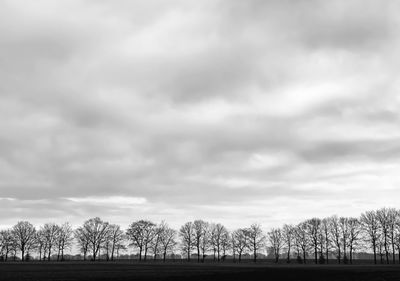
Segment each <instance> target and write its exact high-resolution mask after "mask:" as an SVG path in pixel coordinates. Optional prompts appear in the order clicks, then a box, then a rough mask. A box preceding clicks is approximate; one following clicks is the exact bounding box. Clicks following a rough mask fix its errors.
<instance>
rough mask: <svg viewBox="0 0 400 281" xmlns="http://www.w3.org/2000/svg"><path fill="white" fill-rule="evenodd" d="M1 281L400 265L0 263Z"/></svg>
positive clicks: (307, 274)
mask: <svg viewBox="0 0 400 281" xmlns="http://www.w3.org/2000/svg"><path fill="white" fill-rule="evenodd" d="M0 280H24V281H28V280H31V281H39V280H41V281H42V280H43V281H49V280H64V281H66V280H171V281H172V280H173V281H177V280H218V281H224V280H258V281H261V280H296V281H298V280H304V281H313V280H327V281H331V280H332V281H345V280H352V281H357V280H359V281H385V280H387V281H389V280H393V281H399V280H400V265H341V266H339V265H297V264H293V265H292V264H290V265H272V264H261V263H260V264H232V263H225V264H196V263H165V264H163V263H130V262H59V263H56V262H28V263H20V262H10V263H0Z"/></svg>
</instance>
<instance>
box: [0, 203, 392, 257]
mask: <svg viewBox="0 0 400 281" xmlns="http://www.w3.org/2000/svg"><path fill="white" fill-rule="evenodd" d="M67 250H69V251H71V250H74V251H76V252H78V251H79V255H80V256H81V257H82V259H83V260H93V261H95V260H98V259H100V258H101V259H105V260H111V261H112V260H115V259H117V258H118V257H119V256H120V253H121V252H126V251H127V250H133V251H135V253H136V256H137V258H138V259H139V260H143V261H146V260H149V259H152V260H157V259H160V260H163V261H166V259H167V258H168V257H170V256H172V255H174V254H176V253H179V254H182V257H183V258H185V259H187V260H188V261H190V260H191V259H196V260H197V262H204V261H205V259H206V258H207V259H211V260H214V261H216V262H220V261H224V260H226V259H227V258H230V259H233V260H234V261H237V262H241V261H242V258H243V257H244V256H246V257H247V258H249V257H250V258H251V259H252V260H253V261H254V262H257V258H259V257H266V256H267V257H272V258H273V260H274V261H275V262H276V263H278V262H280V261H281V260H284V261H285V262H288V263H290V262H293V261H294V262H297V263H306V262H307V261H310V260H312V261H313V262H314V263H316V264H318V263H319V264H328V263H330V262H336V263H339V264H340V263H344V264H346V263H350V264H351V263H353V261H354V256H355V253H356V252H360V251H366V252H369V253H371V255H373V260H374V263H375V264H376V263H378V262H380V263H387V264H389V263H393V264H394V263H396V261H397V262H399V263H400V210H397V209H394V208H381V209H379V210H374V211H367V212H364V213H363V214H361V215H360V216H359V217H338V216H331V217H327V218H322V219H321V218H311V219H307V220H304V221H302V222H300V223H298V224H296V225H293V224H284V225H283V226H282V227H280V228H273V229H270V230H269V231H267V232H264V231H263V229H262V227H261V225H259V224H252V225H250V226H249V227H245V228H238V229H235V230H233V231H229V230H228V229H227V228H226V227H225V226H224V225H222V224H220V223H210V222H206V221H203V220H195V221H190V222H186V223H185V224H183V225H182V226H181V227H180V228H179V230H175V229H173V228H171V227H170V226H169V225H168V224H167V223H166V222H164V221H162V222H161V223H154V222H152V221H149V220H138V221H134V222H132V223H131V224H130V225H129V227H128V228H127V229H125V230H123V229H122V228H121V226H119V225H116V224H111V223H109V222H106V221H103V220H102V219H100V218H98V217H96V218H91V219H89V220H87V221H85V222H84V223H83V224H82V225H81V226H79V227H77V228H76V229H73V228H72V226H71V225H70V224H69V223H68V222H67V223H64V224H61V225H60V224H55V223H46V224H44V225H43V226H40V227H39V228H38V229H36V228H35V227H34V226H33V225H32V224H31V223H30V222H28V221H20V222H18V223H17V224H16V225H14V226H13V227H12V228H10V229H4V230H1V231H0V259H1V260H3V261H8V260H17V259H20V260H22V261H24V260H30V259H37V260H58V261H62V260H64V259H65V252H66V251H67ZM396 253H397V258H396Z"/></svg>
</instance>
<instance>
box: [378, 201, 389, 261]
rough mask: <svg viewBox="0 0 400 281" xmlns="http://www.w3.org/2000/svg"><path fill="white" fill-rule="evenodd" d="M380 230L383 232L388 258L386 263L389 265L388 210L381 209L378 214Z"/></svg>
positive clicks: (384, 246)
mask: <svg viewBox="0 0 400 281" xmlns="http://www.w3.org/2000/svg"><path fill="white" fill-rule="evenodd" d="M376 215H377V218H378V221H379V224H380V229H381V232H382V239H383V248H384V251H385V256H386V263H387V264H389V245H388V244H389V232H390V216H391V215H390V210H389V209H387V208H382V209H379V210H378V211H377V212H376Z"/></svg>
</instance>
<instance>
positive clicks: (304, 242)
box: [295, 222, 310, 263]
mask: <svg viewBox="0 0 400 281" xmlns="http://www.w3.org/2000/svg"><path fill="white" fill-rule="evenodd" d="M295 241H296V247H297V248H299V249H301V251H302V253H303V262H304V263H307V250H308V246H309V241H310V239H309V236H308V235H307V224H306V222H301V223H299V224H298V225H297V226H296V229H295ZM297 258H298V259H299V256H297Z"/></svg>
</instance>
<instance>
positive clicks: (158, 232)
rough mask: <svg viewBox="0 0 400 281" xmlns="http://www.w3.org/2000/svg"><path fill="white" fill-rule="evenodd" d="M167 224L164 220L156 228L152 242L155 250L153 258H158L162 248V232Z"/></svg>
mask: <svg viewBox="0 0 400 281" xmlns="http://www.w3.org/2000/svg"><path fill="white" fill-rule="evenodd" d="M165 226H166V223H165V222H164V221H162V222H161V223H160V224H159V225H157V226H156V227H155V229H154V239H153V241H152V243H151V248H152V250H153V259H154V260H156V259H157V256H158V253H159V251H160V250H161V248H162V246H161V236H162V232H163V231H164V228H165Z"/></svg>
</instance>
